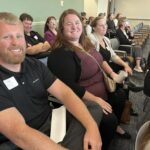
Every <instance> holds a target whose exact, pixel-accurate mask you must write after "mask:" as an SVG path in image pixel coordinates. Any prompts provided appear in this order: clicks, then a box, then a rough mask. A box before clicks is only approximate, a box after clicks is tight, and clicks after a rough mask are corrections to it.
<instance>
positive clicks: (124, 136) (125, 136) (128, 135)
mask: <svg viewBox="0 0 150 150" xmlns="http://www.w3.org/2000/svg"><path fill="white" fill-rule="evenodd" d="M116 134H117V135H118V137H120V138H123V139H131V135H130V134H129V133H128V132H126V131H125V133H124V134H121V133H118V132H116Z"/></svg>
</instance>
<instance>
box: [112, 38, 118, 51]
mask: <svg viewBox="0 0 150 150" xmlns="http://www.w3.org/2000/svg"><path fill="white" fill-rule="evenodd" d="M110 43H111V46H112V49H113V50H118V49H119V46H120V42H119V40H118V39H117V38H112V39H110Z"/></svg>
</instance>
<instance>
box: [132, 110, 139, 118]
mask: <svg viewBox="0 0 150 150" xmlns="http://www.w3.org/2000/svg"><path fill="white" fill-rule="evenodd" d="M130 115H131V116H135V117H137V116H138V115H139V114H138V113H137V112H135V111H134V110H133V109H131V111H130Z"/></svg>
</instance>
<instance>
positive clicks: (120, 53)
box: [114, 50, 127, 58]
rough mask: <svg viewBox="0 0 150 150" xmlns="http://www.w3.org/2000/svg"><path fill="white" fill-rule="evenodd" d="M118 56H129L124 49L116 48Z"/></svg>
mask: <svg viewBox="0 0 150 150" xmlns="http://www.w3.org/2000/svg"><path fill="white" fill-rule="evenodd" d="M114 51H115V53H116V54H117V55H118V56H122V57H124V58H125V57H127V52H126V51H123V50H114Z"/></svg>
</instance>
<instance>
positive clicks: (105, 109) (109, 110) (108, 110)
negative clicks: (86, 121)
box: [96, 97, 112, 115]
mask: <svg viewBox="0 0 150 150" xmlns="http://www.w3.org/2000/svg"><path fill="white" fill-rule="evenodd" d="M96 102H97V103H98V104H99V105H100V106H101V107H102V109H103V112H104V113H105V114H106V115H107V114H108V113H112V107H111V105H110V104H109V103H107V102H106V101H105V100H103V99H101V98H99V97H98V100H97V101H96Z"/></svg>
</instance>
